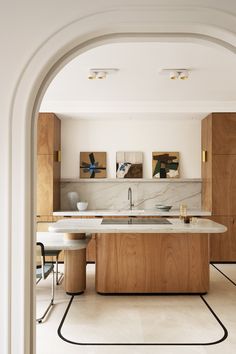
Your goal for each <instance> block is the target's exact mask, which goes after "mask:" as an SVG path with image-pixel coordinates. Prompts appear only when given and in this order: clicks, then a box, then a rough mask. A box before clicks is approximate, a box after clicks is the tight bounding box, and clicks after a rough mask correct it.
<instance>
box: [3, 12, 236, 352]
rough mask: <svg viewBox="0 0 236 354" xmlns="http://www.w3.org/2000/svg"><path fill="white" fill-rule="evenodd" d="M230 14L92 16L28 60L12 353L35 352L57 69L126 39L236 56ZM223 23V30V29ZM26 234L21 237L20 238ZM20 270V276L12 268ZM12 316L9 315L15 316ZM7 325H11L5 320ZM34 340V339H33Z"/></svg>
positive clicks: (21, 84)
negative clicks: (38, 212) (47, 127)
mask: <svg viewBox="0 0 236 354" xmlns="http://www.w3.org/2000/svg"><path fill="white" fill-rule="evenodd" d="M234 21H235V19H233V18H232V15H231V14H228V13H225V12H224V13H223V12H221V11H219V10H213V9H209V8H208V9H206V8H198V9H197V11H196V8H186V7H184V8H181V7H178V8H173V9H170V8H169V9H168V11H167V10H166V9H163V8H160V7H158V6H152V7H142V8H139V7H133V8H130V7H129V8H125V7H124V8H121V9H116V10H113V11H104V12H101V13H97V14H92V15H91V16H89V17H86V18H82V19H78V20H77V21H74V22H73V23H70V24H67V25H66V26H64V27H62V28H61V29H60V30H59V31H58V32H56V33H54V34H53V35H52V36H51V37H49V38H47V39H46V40H45V42H44V43H42V45H41V47H40V48H38V50H37V52H35V53H34V55H33V56H32V57H31V58H29V60H28V62H27V64H26V66H25V68H24V69H23V70H22V73H21V77H20V78H19V80H18V82H17V85H16V88H15V92H14V94H13V97H12V108H11V117H10V119H11V122H12V131H11V132H12V134H11V143H12V151H11V152H12V154H11V166H12V169H11V171H10V174H11V176H10V177H11V191H10V195H9V197H10V198H11V203H10V205H9V210H8V212H9V220H12V221H13V222H12V233H11V235H10V238H9V240H8V243H9V244H8V247H10V248H11V259H10V262H11V265H12V267H11V268H10V269H9V274H8V275H9V276H10V278H11V283H12V286H11V288H10V289H9V295H10V297H11V306H10V308H9V311H10V312H11V313H12V314H14V321H13V320H11V321H10V325H9V327H8V329H9V333H8V334H9V338H10V340H11V341H12V348H11V353H17V354H33V353H34V329H33V328H34V323H33V322H32V318H33V308H34V304H33V291H32V289H33V280H34V277H33V271H32V269H33V256H32V251H33V245H34V240H33V237H32V235H33V234H34V229H33V222H32V220H33V217H34V207H33V197H34V186H33V181H34V160H35V159H34V158H35V146H34V141H35V139H34V137H35V136H34V135H35V128H34V125H35V117H36V114H37V111H38V108H39V103H40V100H41V99H42V97H43V94H44V92H45V90H46V88H47V86H48V84H49V82H50V80H51V79H52V77H53V76H55V75H56V73H57V71H58V70H59V69H60V68H61V67H62V66H64V65H65V64H66V63H67V62H68V61H69V60H70V59H72V58H73V57H74V56H75V55H78V54H80V53H81V52H83V51H85V50H87V49H89V48H91V47H93V46H97V45H99V44H102V43H105V42H108V41H112V42H114V41H117V40H121V39H122V40H127V39H128V38H131V37H132V38H133V40H134V39H135V38H136V39H137V40H138V39H139V40H140V38H145V37H146V38H147V37H148V38H150V37H153V39H155V38H159V40H161V39H162V40H163V39H164V40H167V39H169V40H170V39H172V40H175V39H176V40H177V39H178V38H181V40H184V39H185V40H188V41H189V40H191V41H193V40H198V41H199V40H204V41H206V40H207V41H209V43H211V42H214V43H217V44H219V45H221V46H223V47H225V48H227V49H228V50H231V51H233V52H236V35H235V33H233V32H234V25H235V24H234V23H235V22H234ZM222 23H224V24H225V25H224V26H225V27H224V28H223V27H222ZM22 235H23V236H22ZM15 269H17V272H15V271H14V270H15ZM10 312H9V313H8V316H9V317H11V313H10ZM3 320H5V323H7V319H3ZM30 338H31V339H30Z"/></svg>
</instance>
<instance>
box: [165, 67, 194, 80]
mask: <svg viewBox="0 0 236 354" xmlns="http://www.w3.org/2000/svg"><path fill="white" fill-rule="evenodd" d="M161 74H163V75H168V76H169V78H170V79H171V80H176V79H180V80H186V79H188V77H189V70H187V69H162V70H161Z"/></svg>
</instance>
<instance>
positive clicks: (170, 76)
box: [169, 71, 179, 80]
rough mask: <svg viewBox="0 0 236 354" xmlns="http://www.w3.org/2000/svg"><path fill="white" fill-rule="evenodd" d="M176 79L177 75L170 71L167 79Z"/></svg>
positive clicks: (175, 72)
mask: <svg viewBox="0 0 236 354" xmlns="http://www.w3.org/2000/svg"><path fill="white" fill-rule="evenodd" d="M178 77H179V73H178V72H177V71H171V72H170V74H169V78H170V79H171V80H176V79H178Z"/></svg>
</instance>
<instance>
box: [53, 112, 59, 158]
mask: <svg viewBox="0 0 236 354" xmlns="http://www.w3.org/2000/svg"><path fill="white" fill-rule="evenodd" d="M53 120H54V122H53V123H54V132H53V149H54V151H60V150H61V120H60V119H59V118H57V116H56V115H54V119H53Z"/></svg>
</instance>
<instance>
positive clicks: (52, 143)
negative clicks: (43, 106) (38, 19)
mask: <svg viewBox="0 0 236 354" xmlns="http://www.w3.org/2000/svg"><path fill="white" fill-rule="evenodd" d="M60 151H61V121H60V119H59V118H58V117H57V116H56V115H55V114H54V113H39V117H38V136H37V215H38V216H40V217H41V219H42V217H43V216H44V217H45V221H47V218H46V217H47V216H49V215H52V213H53V211H55V210H60V178H61V162H60V160H61V159H60Z"/></svg>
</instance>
